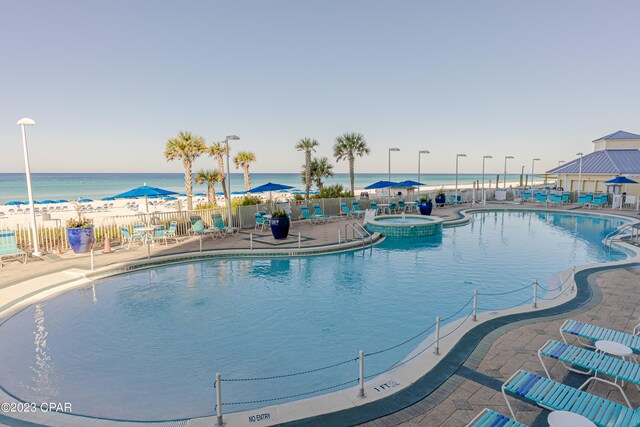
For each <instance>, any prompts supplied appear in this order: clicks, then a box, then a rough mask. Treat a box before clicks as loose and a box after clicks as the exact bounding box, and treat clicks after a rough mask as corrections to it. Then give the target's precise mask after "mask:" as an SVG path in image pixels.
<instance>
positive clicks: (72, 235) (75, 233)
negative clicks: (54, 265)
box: [67, 225, 96, 254]
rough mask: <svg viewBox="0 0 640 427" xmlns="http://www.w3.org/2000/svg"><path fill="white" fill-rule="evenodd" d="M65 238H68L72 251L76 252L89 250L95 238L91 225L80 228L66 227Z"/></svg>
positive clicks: (80, 252)
mask: <svg viewBox="0 0 640 427" xmlns="http://www.w3.org/2000/svg"><path fill="white" fill-rule="evenodd" d="M67 240H69V245H71V249H73V252H75V253H77V254H84V253H87V252H91V248H93V244H94V243H95V240H96V237H95V234H94V232H93V225H91V226H89V227H82V228H67Z"/></svg>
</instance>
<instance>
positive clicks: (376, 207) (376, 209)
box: [370, 202, 380, 214]
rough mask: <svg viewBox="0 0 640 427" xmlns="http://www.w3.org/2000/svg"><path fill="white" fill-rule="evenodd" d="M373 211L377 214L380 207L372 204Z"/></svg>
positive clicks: (374, 203)
mask: <svg viewBox="0 0 640 427" xmlns="http://www.w3.org/2000/svg"><path fill="white" fill-rule="evenodd" d="M370 206H371V209H373V210H374V211H375V212H376V214H377V213H378V212H379V211H380V208H379V207H378V204H377V203H376V202H371V205H370Z"/></svg>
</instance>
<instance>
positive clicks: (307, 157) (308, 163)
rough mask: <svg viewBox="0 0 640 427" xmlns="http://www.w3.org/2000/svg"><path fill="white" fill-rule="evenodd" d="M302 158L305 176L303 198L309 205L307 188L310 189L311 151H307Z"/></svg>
mask: <svg viewBox="0 0 640 427" xmlns="http://www.w3.org/2000/svg"><path fill="white" fill-rule="evenodd" d="M304 157H305V171H304V175H305V185H306V188H305V189H306V192H305V198H306V201H307V203H309V188H311V151H309V150H307V151H306V152H305V156H304Z"/></svg>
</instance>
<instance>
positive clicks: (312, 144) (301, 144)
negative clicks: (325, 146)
mask: <svg viewBox="0 0 640 427" xmlns="http://www.w3.org/2000/svg"><path fill="white" fill-rule="evenodd" d="M317 146H318V141H316V140H315V139H311V138H302V139H301V140H300V141H298V143H297V144H296V150H298V151H304V165H305V166H304V171H305V174H304V177H305V178H304V180H303V181H302V182H304V184H305V186H306V191H305V199H306V200H307V202H309V187H311V153H312V152H315V151H316V150H315V148H316V147H317Z"/></svg>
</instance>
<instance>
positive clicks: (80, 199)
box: [77, 197, 93, 203]
mask: <svg viewBox="0 0 640 427" xmlns="http://www.w3.org/2000/svg"><path fill="white" fill-rule="evenodd" d="M77 202H78V203H88V202H93V199H88V198H86V197H80V198H79V199H78V200H77Z"/></svg>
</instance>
